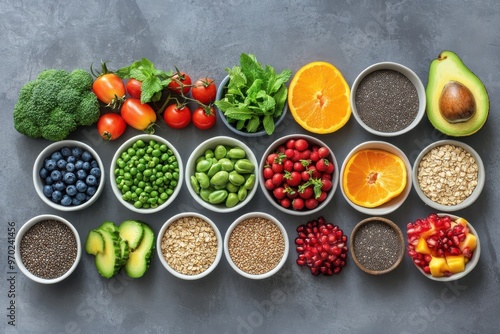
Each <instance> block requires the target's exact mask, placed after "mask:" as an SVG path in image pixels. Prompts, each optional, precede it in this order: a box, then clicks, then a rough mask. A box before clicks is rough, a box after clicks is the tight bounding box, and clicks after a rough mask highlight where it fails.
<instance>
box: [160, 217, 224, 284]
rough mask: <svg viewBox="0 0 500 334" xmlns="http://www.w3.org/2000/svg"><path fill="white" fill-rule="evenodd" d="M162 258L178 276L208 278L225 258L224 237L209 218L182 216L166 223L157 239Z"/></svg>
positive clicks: (186, 278) (162, 261)
mask: <svg viewBox="0 0 500 334" xmlns="http://www.w3.org/2000/svg"><path fill="white" fill-rule="evenodd" d="M156 249H157V252H158V257H159V258H160V262H161V263H162V264H163V266H164V267H165V268H166V269H167V270H168V271H169V272H170V273H171V274H172V275H174V276H176V277H178V278H181V279H184V280H196V279H200V278H202V277H205V276H207V275H208V274H209V273H211V272H212V271H213V270H214V269H215V268H216V267H217V265H218V264H219V262H220V259H221V257H222V236H221V234H220V232H219V229H218V228H217V226H216V225H215V224H214V222H213V221H211V220H210V219H209V218H208V217H205V216H204V215H201V214H199V213H195V212H183V213H179V214H177V215H175V216H173V217H171V218H170V219H169V220H167V221H166V222H165V224H164V225H163V226H162V228H161V230H160V232H159V233H158V238H157V240H156Z"/></svg>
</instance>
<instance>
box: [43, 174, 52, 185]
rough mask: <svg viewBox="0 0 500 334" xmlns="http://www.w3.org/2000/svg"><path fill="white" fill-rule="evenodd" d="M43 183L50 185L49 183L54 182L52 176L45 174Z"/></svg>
mask: <svg viewBox="0 0 500 334" xmlns="http://www.w3.org/2000/svg"><path fill="white" fill-rule="evenodd" d="M45 184H47V185H49V186H50V185H52V184H54V180H52V178H51V177H50V176H47V177H46V178H45Z"/></svg>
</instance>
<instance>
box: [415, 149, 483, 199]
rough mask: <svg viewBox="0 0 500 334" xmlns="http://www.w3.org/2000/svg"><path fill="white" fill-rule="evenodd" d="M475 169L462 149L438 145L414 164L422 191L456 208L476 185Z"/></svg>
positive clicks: (475, 165)
mask: <svg viewBox="0 0 500 334" xmlns="http://www.w3.org/2000/svg"><path fill="white" fill-rule="evenodd" d="M478 171H479V167H478V164H477V162H476V160H475V159H474V157H473V156H472V155H471V154H470V153H469V152H467V150H465V149H464V148H462V147H459V146H455V145H448V144H446V145H441V146H437V147H435V148H433V149H431V150H430V151H429V152H428V153H427V154H425V155H424V156H423V157H422V160H421V161H420V163H419V165H418V174H417V176H418V183H419V187H420V189H422V192H423V193H424V194H425V196H427V197H428V198H429V199H431V200H432V201H434V202H436V203H439V204H442V205H457V204H460V203H462V202H463V201H464V200H466V199H467V198H468V197H469V196H470V195H471V194H472V192H473V191H474V189H475V188H476V186H477V183H478Z"/></svg>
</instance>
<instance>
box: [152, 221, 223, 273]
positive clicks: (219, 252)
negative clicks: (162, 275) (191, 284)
mask: <svg viewBox="0 0 500 334" xmlns="http://www.w3.org/2000/svg"><path fill="white" fill-rule="evenodd" d="M186 217H196V218H199V219H202V220H204V221H205V222H207V223H208V224H209V225H210V226H211V227H212V229H213V231H214V233H215V236H216V237H217V253H216V256H215V259H214V261H213V262H212V264H211V265H210V266H209V267H208V268H207V269H206V270H205V271H203V272H201V273H199V274H196V275H187V274H182V273H180V272H179V271H177V270H175V269H174V268H172V267H171V266H170V265H169V264H168V262H167V260H166V259H165V257H164V255H163V253H162V247H161V245H162V238H163V236H164V234H165V232H166V231H167V229H168V228H169V227H170V225H172V223H174V222H175V221H177V220H179V219H181V218H186ZM222 248H223V245H222V236H221V234H220V231H219V229H218V228H217V225H215V224H214V222H213V221H212V220H210V219H209V218H208V217H206V216H204V215H201V214H199V213H196V212H183V213H179V214H177V215H175V216H173V217H171V218H170V219H168V220H167V221H166V222H165V224H163V226H162V228H161V229H160V232H159V233H158V238H157V239H156V250H157V253H158V257H159V259H160V262H161V264H163V266H164V267H165V268H166V269H167V270H168V271H169V272H170V273H171V274H172V275H174V276H176V277H178V278H181V279H184V280H197V279H200V278H203V277H205V276H207V275H208V274H210V273H211V272H212V271H213V270H214V269H215V268H216V267H217V265H218V264H219V262H220V259H221V257H222Z"/></svg>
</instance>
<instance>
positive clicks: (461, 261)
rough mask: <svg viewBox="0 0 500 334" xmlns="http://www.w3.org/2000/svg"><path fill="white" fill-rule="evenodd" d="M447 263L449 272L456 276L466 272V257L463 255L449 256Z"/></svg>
mask: <svg viewBox="0 0 500 334" xmlns="http://www.w3.org/2000/svg"><path fill="white" fill-rule="evenodd" d="M446 263H447V264H448V268H449V270H450V271H451V272H452V273H454V274H456V273H460V272H462V271H464V270H465V257H464V256H463V255H462V254H461V255H448V256H447V257H446Z"/></svg>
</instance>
